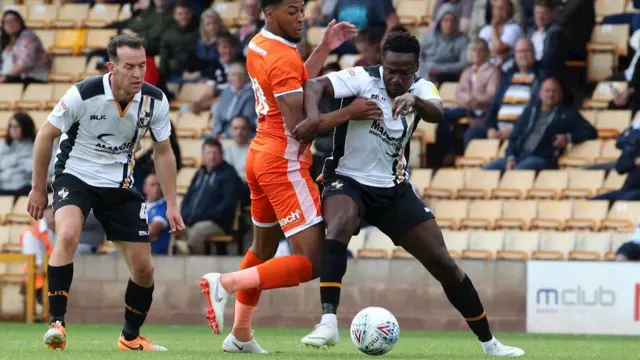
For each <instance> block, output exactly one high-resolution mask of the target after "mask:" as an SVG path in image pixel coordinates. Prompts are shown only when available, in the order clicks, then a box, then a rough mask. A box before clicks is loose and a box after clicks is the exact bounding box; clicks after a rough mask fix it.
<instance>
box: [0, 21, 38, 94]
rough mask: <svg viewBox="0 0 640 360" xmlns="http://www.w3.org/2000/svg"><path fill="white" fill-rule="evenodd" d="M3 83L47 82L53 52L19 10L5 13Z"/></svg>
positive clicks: (0, 42)
mask: <svg viewBox="0 0 640 360" xmlns="http://www.w3.org/2000/svg"><path fill="white" fill-rule="evenodd" d="M0 63H2V67H0V83H24V84H29V83H33V82H37V83H46V82H47V74H48V72H49V56H48V55H47V51H46V50H45V49H44V47H42V43H41V42H40V39H39V38H38V36H36V34H35V33H34V32H33V31H31V29H29V28H27V26H26V25H25V23H24V19H22V16H20V14H19V13H18V12H17V11H14V10H7V11H5V12H4V13H3V14H2V29H0Z"/></svg>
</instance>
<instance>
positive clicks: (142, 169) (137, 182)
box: [133, 121, 182, 194]
mask: <svg viewBox="0 0 640 360" xmlns="http://www.w3.org/2000/svg"><path fill="white" fill-rule="evenodd" d="M175 129H176V127H175V125H174V124H173V121H172V122H171V134H170V135H169V143H170V144H171V150H173V154H174V155H175V157H176V169H177V170H178V171H179V170H180V169H182V155H181V154H182V152H181V150H180V144H178V136H177V135H176V130H175ZM135 156H136V166H135V167H134V168H133V186H134V187H135V188H136V189H137V190H138V192H140V193H141V194H144V189H143V187H142V184H143V183H144V179H146V178H147V176H148V175H149V174H153V173H155V172H156V167H155V162H154V161H153V147H149V148H148V149H147V150H144V151H140V152H139V153H137V154H135Z"/></svg>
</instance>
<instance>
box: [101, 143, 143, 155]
mask: <svg viewBox="0 0 640 360" xmlns="http://www.w3.org/2000/svg"><path fill="white" fill-rule="evenodd" d="M100 140H102V141H104V140H103V139H100ZM134 145H135V144H134V143H132V142H127V143H124V144H122V145H119V146H110V145H106V144H103V143H97V144H96V146H95V150H96V151H98V152H101V153H105V154H109V155H120V154H127V155H129V154H131V153H132V152H133V147H134Z"/></svg>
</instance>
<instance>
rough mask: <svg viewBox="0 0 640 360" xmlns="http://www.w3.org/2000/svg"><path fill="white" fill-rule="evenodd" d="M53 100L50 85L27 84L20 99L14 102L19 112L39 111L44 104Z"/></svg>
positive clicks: (51, 86)
mask: <svg viewBox="0 0 640 360" xmlns="http://www.w3.org/2000/svg"><path fill="white" fill-rule="evenodd" d="M52 99H53V85H52V84H29V85H28V86H27V88H26V89H25V90H24V93H23V94H22V99H20V100H18V101H16V103H15V107H16V108H17V109H21V110H34V109H35V110H41V109H44V108H45V105H46V102H47V101H48V100H52Z"/></svg>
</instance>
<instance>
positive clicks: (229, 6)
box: [213, 1, 242, 27]
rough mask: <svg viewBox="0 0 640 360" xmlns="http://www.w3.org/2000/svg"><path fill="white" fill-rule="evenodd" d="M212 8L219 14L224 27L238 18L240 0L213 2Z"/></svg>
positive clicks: (240, 5) (230, 25)
mask: <svg viewBox="0 0 640 360" xmlns="http://www.w3.org/2000/svg"><path fill="white" fill-rule="evenodd" d="M213 8H214V9H215V10H216V11H217V12H218V14H220V17H221V18H222V21H223V22H224V24H225V25H226V27H232V26H233V25H235V23H236V21H237V20H238V19H239V18H240V12H241V8H242V2H241V1H234V2H218V1H216V2H215V3H214V4H213Z"/></svg>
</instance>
